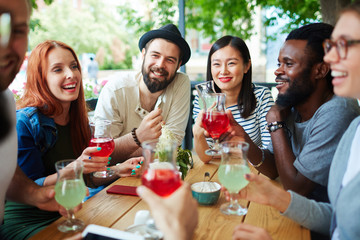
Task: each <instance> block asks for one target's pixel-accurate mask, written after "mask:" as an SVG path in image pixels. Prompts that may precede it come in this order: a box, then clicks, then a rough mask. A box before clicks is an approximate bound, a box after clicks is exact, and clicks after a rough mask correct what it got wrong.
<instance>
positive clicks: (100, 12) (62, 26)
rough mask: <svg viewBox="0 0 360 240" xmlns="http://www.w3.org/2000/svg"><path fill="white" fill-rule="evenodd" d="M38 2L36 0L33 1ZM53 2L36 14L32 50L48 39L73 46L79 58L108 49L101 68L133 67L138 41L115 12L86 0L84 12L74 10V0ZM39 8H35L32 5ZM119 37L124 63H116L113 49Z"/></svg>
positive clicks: (33, 25)
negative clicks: (123, 45)
mask: <svg viewBox="0 0 360 240" xmlns="http://www.w3.org/2000/svg"><path fill="white" fill-rule="evenodd" d="M32 1H35V0H32ZM47 3H49V4H50V3H51V4H50V5H49V6H48V7H47V8H44V9H41V11H33V14H32V17H31V19H32V21H31V31H30V49H32V48H34V47H35V46H36V45H37V44H39V43H40V42H43V41H44V40H47V39H54V40H58V41H62V42H65V43H66V44H68V45H70V46H71V47H72V48H73V49H74V50H75V51H76V53H77V54H78V55H79V56H80V54H82V53H97V51H98V49H99V47H103V48H104V49H105V59H104V64H103V66H100V68H102V69H114V68H115V69H129V68H132V60H131V57H132V56H133V55H136V54H138V53H139V52H138V49H137V46H136V44H137V42H136V41H131V39H134V38H133V37H132V36H129V34H128V32H127V31H126V30H125V28H126V26H125V25H124V24H122V21H121V19H120V18H119V16H118V14H116V12H112V11H109V9H107V8H106V5H105V4H103V3H102V1H98V0H83V2H82V8H81V11H79V10H77V9H75V8H74V7H73V5H72V1H56V2H52V0H47ZM33 6H34V8H36V7H37V6H36V5H33ZM114 38H118V39H120V40H121V42H122V43H123V44H125V45H126V46H127V47H126V52H125V56H126V58H125V60H124V61H122V62H120V63H115V62H114V59H113V57H112V54H111V49H110V46H111V45H112V42H113V39H114Z"/></svg>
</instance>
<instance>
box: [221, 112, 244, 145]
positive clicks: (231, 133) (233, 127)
mask: <svg viewBox="0 0 360 240" xmlns="http://www.w3.org/2000/svg"><path fill="white" fill-rule="evenodd" d="M226 115H227V116H228V118H229V125H230V128H229V130H228V131H227V132H226V133H224V134H222V135H221V137H220V141H229V140H232V141H245V139H246V137H247V136H248V135H247V133H246V132H245V130H244V128H243V127H242V126H240V125H239V124H238V123H237V121H236V120H235V119H234V116H233V115H232V113H231V111H230V110H226Z"/></svg>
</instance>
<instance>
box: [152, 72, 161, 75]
mask: <svg viewBox="0 0 360 240" xmlns="http://www.w3.org/2000/svg"><path fill="white" fill-rule="evenodd" d="M153 73H154V74H156V75H158V76H162V75H163V73H161V72H153Z"/></svg>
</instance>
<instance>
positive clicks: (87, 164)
mask: <svg viewBox="0 0 360 240" xmlns="http://www.w3.org/2000/svg"><path fill="white" fill-rule="evenodd" d="M99 151H100V150H99V148H98V147H87V148H85V150H84V151H83V152H82V154H81V156H80V157H78V159H77V161H82V162H83V165H84V171H83V173H84V174H88V173H92V172H96V171H106V169H107V165H108V164H110V160H111V157H95V156H93V154H94V153H96V152H99Z"/></svg>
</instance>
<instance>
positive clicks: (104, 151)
mask: <svg viewBox="0 0 360 240" xmlns="http://www.w3.org/2000/svg"><path fill="white" fill-rule="evenodd" d="M90 127H91V140H90V144H89V147H100V148H101V150H100V151H98V152H94V153H92V154H91V155H92V156H95V157H109V156H110V155H111V154H112V152H113V151H114V149H115V143H114V139H113V138H112V137H111V121H109V120H96V121H95V122H92V123H90ZM93 175H94V177H97V178H107V177H111V176H112V175H114V171H113V170H111V169H110V168H108V170H106V171H101V172H94V173H93Z"/></svg>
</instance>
